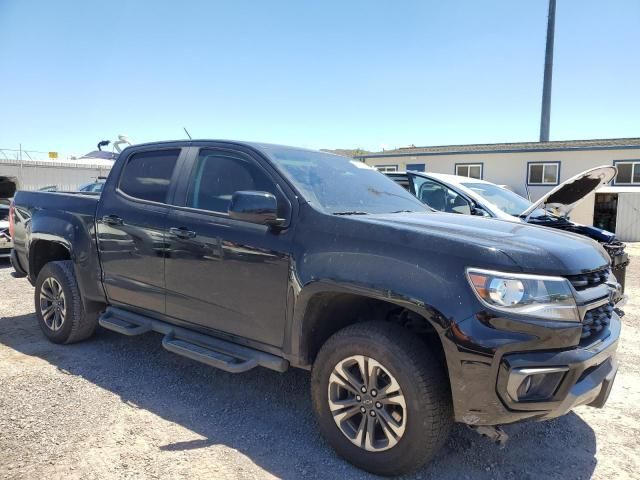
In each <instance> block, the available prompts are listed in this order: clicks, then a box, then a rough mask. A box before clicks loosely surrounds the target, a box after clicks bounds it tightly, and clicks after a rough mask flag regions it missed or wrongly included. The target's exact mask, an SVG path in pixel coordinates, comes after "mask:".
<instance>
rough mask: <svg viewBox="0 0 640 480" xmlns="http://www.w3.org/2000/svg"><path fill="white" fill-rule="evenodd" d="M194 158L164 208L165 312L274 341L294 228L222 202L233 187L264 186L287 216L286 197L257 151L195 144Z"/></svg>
mask: <svg viewBox="0 0 640 480" xmlns="http://www.w3.org/2000/svg"><path fill="white" fill-rule="evenodd" d="M193 157H194V158H193V167H192V172H191V175H190V177H186V178H185V179H184V180H185V185H184V189H183V188H182V187H181V190H182V193H181V194H179V196H180V198H176V204H177V205H176V207H174V208H173V209H172V212H171V213H170V214H169V222H168V226H169V235H168V239H167V240H168V246H169V254H168V257H167V259H166V268H165V272H166V274H165V278H166V282H167V283H166V288H167V315H169V316H171V317H173V318H174V319H176V320H177V321H179V322H180V321H181V322H189V323H193V324H197V325H199V326H201V327H205V328H207V329H212V330H216V331H218V332H224V333H228V334H232V335H237V336H241V337H243V338H247V339H251V340H254V341H257V342H260V343H262V344H267V345H271V346H276V347H280V346H281V345H282V343H283V335H284V322H285V310H286V297H287V286H288V276H289V258H290V248H291V237H292V234H293V233H292V229H291V228H288V229H285V230H284V231H274V230H272V229H270V228H269V227H267V226H264V225H256V224H253V223H249V222H244V221H240V220H235V219H232V218H230V217H229V215H228V206H229V202H230V200H231V196H232V195H233V193H234V192H236V191H240V190H253V191H267V192H270V193H273V194H274V195H275V196H276V198H277V199H278V205H279V213H278V216H279V217H282V218H290V210H291V202H290V200H288V198H287V196H286V195H285V193H284V190H283V189H282V185H279V184H278V180H277V177H276V176H275V175H274V172H273V171H272V170H270V167H269V166H268V165H267V164H266V163H263V162H264V160H261V159H260V158H259V157H257V156H256V155H255V154H252V153H250V152H247V151H241V150H234V149H233V148H231V147H226V148H215V147H209V148H200V149H199V150H197V151H196V148H195V147H194V148H193Z"/></svg>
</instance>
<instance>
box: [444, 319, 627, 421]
mask: <svg viewBox="0 0 640 480" xmlns="http://www.w3.org/2000/svg"><path fill="white" fill-rule="evenodd" d="M620 329H621V323H620V318H619V317H618V315H617V314H615V313H614V314H613V316H612V318H611V323H610V325H609V331H608V332H607V334H606V335H604V336H603V337H601V338H599V339H598V340H596V341H594V342H593V343H592V344H590V345H585V346H577V347H573V348H568V349H567V348H564V349H560V348H553V347H552V348H553V349H549V350H535V351H526V353H522V351H524V350H527V349H526V348H523V349H522V351H521V352H516V351H510V352H504V353H499V352H494V354H493V355H491V356H490V357H489V356H488V355H485V356H484V358H482V357H478V356H477V355H476V354H472V353H471V352H466V353H464V354H463V355H462V356H461V359H462V360H461V362H460V365H459V369H458V372H455V373H454V374H455V375H457V376H458V378H457V379H456V380H452V393H453V397H454V398H453V399H454V410H455V416H456V420H457V421H459V422H462V423H467V424H471V425H502V424H507V423H513V422H518V421H521V420H530V419H535V420H547V419H551V418H555V417H558V416H561V415H564V414H566V413H567V412H569V411H570V410H571V409H572V408H574V407H576V406H579V405H590V406H593V407H602V406H604V404H605V403H606V401H607V398H608V396H609V393H610V391H611V387H612V385H613V381H614V379H615V376H616V373H617V369H618V365H617V362H616V359H615V352H616V349H617V347H618V339H619V336H620ZM523 347H524V345H523ZM487 353H488V352H487ZM450 370H451V365H450ZM536 371H537V372H548V371H552V372H555V373H554V375H556V377H555V379H556V381H557V383H553V384H552V385H551V387H550V389H547V390H546V392H544V395H542V396H540V395H538V396H537V397H536V396H535V395H534V397H533V398H526V395H525V398H524V399H522V398H520V399H519V398H518V395H517V394H515V393H514V392H515V391H516V390H517V387H518V386H519V385H521V384H520V383H518V382H522V381H523V380H524V379H525V378H526V376H527V374H529V373H532V372H536ZM523 372H524V373H523ZM558 372H559V373H558ZM514 375H516V376H517V378H516V383H515V384H514V378H513V377H514ZM452 378H453V377H452ZM531 378H535V377H531ZM541 378H542V377H541ZM514 385H515V387H514ZM514 397H516V398H514Z"/></svg>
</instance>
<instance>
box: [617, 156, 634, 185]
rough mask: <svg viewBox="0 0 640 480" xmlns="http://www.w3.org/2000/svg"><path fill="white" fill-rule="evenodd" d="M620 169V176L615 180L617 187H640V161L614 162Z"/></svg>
mask: <svg viewBox="0 0 640 480" xmlns="http://www.w3.org/2000/svg"><path fill="white" fill-rule="evenodd" d="M613 164H614V166H616V167H618V175H616V178H615V180H614V183H615V184H616V185H640V160H631V161H628V162H627V161H624V162H613Z"/></svg>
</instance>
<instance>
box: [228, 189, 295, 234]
mask: <svg viewBox="0 0 640 480" xmlns="http://www.w3.org/2000/svg"><path fill="white" fill-rule="evenodd" d="M229 217H231V218H234V219H236V220H242V221H245V222H251V223H257V224H259V225H269V226H278V225H281V224H282V223H283V220H282V219H280V218H278V200H276V197H275V195H273V194H272V193H269V192H254V191H239V192H235V193H234V194H233V196H232V197H231V203H230V204H229Z"/></svg>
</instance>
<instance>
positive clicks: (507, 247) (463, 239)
mask: <svg viewBox="0 0 640 480" xmlns="http://www.w3.org/2000/svg"><path fill="white" fill-rule="evenodd" d="M351 218H353V219H354V220H357V221H361V222H366V223H369V224H372V223H375V224H378V225H381V224H382V225H386V226H389V227H393V228H395V229H398V230H402V231H411V232H414V233H416V234H420V235H424V240H425V246H426V247H427V248H428V247H429V244H430V243H431V242H434V241H436V240H437V241H438V242H439V243H442V242H443V241H444V242H446V244H450V245H451V253H452V254H459V251H458V250H457V249H458V248H460V249H464V247H465V246H467V245H468V246H469V248H468V251H467V253H466V254H468V255H469V266H477V267H480V268H482V267H483V265H475V264H474V256H473V248H484V249H486V250H493V251H496V250H498V251H500V252H502V253H503V254H504V255H506V256H507V257H509V258H510V259H511V260H512V261H513V262H515V263H516V264H517V265H518V266H519V267H520V268H521V269H522V271H523V272H526V273H537V274H546V275H576V274H580V273H583V272H588V271H592V270H597V269H600V268H603V267H605V266H607V265H608V264H609V262H610V259H609V256H608V255H607V253H606V251H605V250H604V249H603V248H602V247H601V246H600V245H599V244H598V243H597V242H594V241H593V240H591V239H589V238H587V237H583V236H580V235H575V234H572V233H567V232H563V231H560V230H554V229H550V228H545V227H539V226H535V225H530V224H526V223H520V222H509V221H505V220H497V219H489V218H481V217H473V216H470V215H460V214H454V213H441V212H433V213H399V214H377V215H363V216H358V217H355V216H354V217H351ZM399 233H401V232H399Z"/></svg>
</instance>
